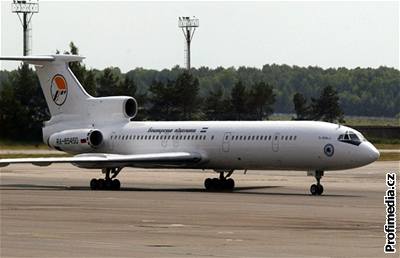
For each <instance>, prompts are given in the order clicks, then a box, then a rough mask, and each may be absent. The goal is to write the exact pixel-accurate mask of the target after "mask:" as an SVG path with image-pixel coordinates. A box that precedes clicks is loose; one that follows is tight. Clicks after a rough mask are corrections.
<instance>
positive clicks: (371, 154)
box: [368, 142, 380, 162]
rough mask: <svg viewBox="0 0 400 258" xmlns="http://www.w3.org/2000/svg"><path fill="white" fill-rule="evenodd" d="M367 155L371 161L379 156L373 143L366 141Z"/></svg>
mask: <svg viewBox="0 0 400 258" xmlns="http://www.w3.org/2000/svg"><path fill="white" fill-rule="evenodd" d="M368 156H369V158H370V160H371V162H374V161H377V160H378V159H379V157H380V153H379V151H378V150H377V149H376V148H375V146H374V145H372V144H371V143H369V142H368Z"/></svg>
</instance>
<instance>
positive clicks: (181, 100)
mask: <svg viewBox="0 0 400 258" xmlns="http://www.w3.org/2000/svg"><path fill="white" fill-rule="evenodd" d="M173 91H174V92H175V94H174V96H173V97H174V98H175V100H176V101H175V103H176V109H177V111H178V112H179V113H178V114H181V115H179V118H180V119H182V120H192V119H193V117H194V115H195V113H196V112H197V111H198V110H197V108H198V107H199V104H200V101H199V97H198V94H199V80H198V79H197V78H195V77H194V76H193V75H192V74H191V73H189V72H188V71H184V72H183V73H182V74H180V75H179V76H178V78H177V79H176V82H175V87H174V89H173Z"/></svg>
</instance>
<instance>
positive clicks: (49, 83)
mask: <svg viewBox="0 0 400 258" xmlns="http://www.w3.org/2000/svg"><path fill="white" fill-rule="evenodd" d="M82 59H84V57H81V56H76V55H49V56H21V57H0V60H16V61H24V62H26V63H28V64H33V65H35V67H36V72H37V75H38V77H39V81H40V85H41V87H42V90H43V94H44V96H45V98H46V102H47V106H48V107H49V110H50V114H51V116H56V115H59V114H66V115H68V114H71V115H73V114H82V113H85V111H86V110H85V109H86V108H87V106H86V105H85V104H86V101H87V100H88V99H90V98H92V97H91V96H90V95H89V94H88V93H87V92H86V91H85V90H84V89H83V87H82V85H81V84H80V83H79V81H78V80H77V79H76V77H75V76H74V74H73V73H72V71H71V70H70V69H69V67H68V63H69V62H74V61H81V60H82Z"/></svg>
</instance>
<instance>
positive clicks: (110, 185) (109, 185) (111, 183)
mask: <svg viewBox="0 0 400 258" xmlns="http://www.w3.org/2000/svg"><path fill="white" fill-rule="evenodd" d="M121 170H122V168H103V169H102V170H101V171H102V173H103V174H105V178H104V179H102V178H99V179H96V178H93V179H92V180H90V189H92V190H119V189H120V188H121V183H120V182H119V180H118V179H116V178H115V177H117V175H118V174H119V172H121ZM110 174H112V176H111V177H110ZM114 178H115V179H114Z"/></svg>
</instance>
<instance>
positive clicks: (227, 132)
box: [95, 121, 379, 171]
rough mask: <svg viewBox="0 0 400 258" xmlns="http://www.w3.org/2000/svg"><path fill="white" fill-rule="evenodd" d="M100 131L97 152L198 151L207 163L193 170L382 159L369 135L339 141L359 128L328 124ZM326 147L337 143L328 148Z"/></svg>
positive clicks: (137, 126) (321, 166)
mask: <svg viewBox="0 0 400 258" xmlns="http://www.w3.org/2000/svg"><path fill="white" fill-rule="evenodd" d="M96 129H99V130H101V131H102V132H103V133H104V138H105V139H104V144H103V145H102V146H100V147H99V148H98V149H96V150H95V152H100V153H114V154H146V153H163V152H179V151H184V152H191V153H199V154H200V155H201V156H202V157H203V161H202V162H201V163H200V164H197V165H194V168H204V169H215V170H218V169H221V170H222V169H223V170H226V169H281V170H287V169H291V170H302V171H305V170H322V171H324V170H339V169H348V168H354V167H359V166H364V165H366V164H369V163H371V162H373V161H375V160H376V159H377V158H378V157H379V152H378V151H377V150H376V149H375V147H374V146H373V145H372V144H371V143H369V142H368V141H366V140H365V139H363V140H362V142H361V144H359V145H358V146H356V145H353V144H349V143H345V142H340V141H338V137H339V135H340V134H343V133H344V132H346V131H349V130H351V131H353V132H356V133H357V134H359V135H360V137H362V135H361V134H360V133H358V132H357V131H355V130H353V129H351V128H349V127H346V126H339V125H336V124H331V123H326V122H314V121H204V122H203V121H188V122H129V123H121V124H113V125H110V126H103V127H101V128H96ZM362 138H363V137H362ZM327 145H331V146H333V148H332V147H330V149H328V151H329V152H327V150H326V148H327V147H326V146H327ZM328 148H329V147H328Z"/></svg>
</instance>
